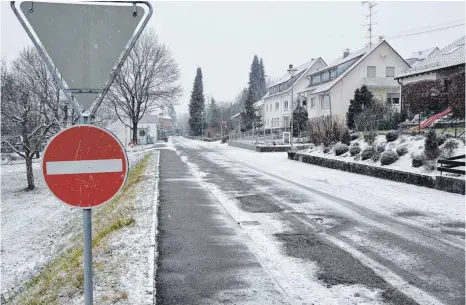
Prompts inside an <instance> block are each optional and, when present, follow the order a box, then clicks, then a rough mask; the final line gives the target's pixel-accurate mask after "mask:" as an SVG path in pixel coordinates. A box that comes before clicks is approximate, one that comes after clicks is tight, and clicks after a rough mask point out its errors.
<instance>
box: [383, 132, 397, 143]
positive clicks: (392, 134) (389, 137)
mask: <svg viewBox="0 0 466 305" xmlns="http://www.w3.org/2000/svg"><path fill="white" fill-rule="evenodd" d="M385 138H386V139H387V142H393V141H396V139H398V132H396V131H395V130H390V131H389V132H388V133H387V134H386V136H385Z"/></svg>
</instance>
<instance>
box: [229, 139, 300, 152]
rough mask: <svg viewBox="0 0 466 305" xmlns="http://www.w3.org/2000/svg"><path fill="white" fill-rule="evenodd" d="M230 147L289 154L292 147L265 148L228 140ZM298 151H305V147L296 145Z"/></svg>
mask: <svg viewBox="0 0 466 305" xmlns="http://www.w3.org/2000/svg"><path fill="white" fill-rule="evenodd" d="M228 145H229V146H233V147H238V148H244V149H249V150H252V151H255V152H287V151H289V150H290V146H289V145H287V146H264V145H254V144H248V143H243V142H238V141H234V140H233V141H232V140H228ZM295 147H296V149H298V150H299V149H304V148H306V146H304V145H295Z"/></svg>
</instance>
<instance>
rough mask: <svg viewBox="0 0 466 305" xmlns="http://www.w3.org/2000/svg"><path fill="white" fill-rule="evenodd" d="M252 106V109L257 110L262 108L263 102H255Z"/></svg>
mask: <svg viewBox="0 0 466 305" xmlns="http://www.w3.org/2000/svg"><path fill="white" fill-rule="evenodd" d="M252 106H253V107H254V109H258V108H260V107H262V106H264V100H260V101H258V102H255V103H254V104H253V105H252Z"/></svg>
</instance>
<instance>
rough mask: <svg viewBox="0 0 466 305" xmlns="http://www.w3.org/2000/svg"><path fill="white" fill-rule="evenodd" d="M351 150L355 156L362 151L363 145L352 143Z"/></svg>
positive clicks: (351, 153)
mask: <svg viewBox="0 0 466 305" xmlns="http://www.w3.org/2000/svg"><path fill="white" fill-rule="evenodd" d="M349 151H350V155H351V156H355V155H358V154H359V153H360V152H361V147H359V145H352V146H351V147H350V148H349Z"/></svg>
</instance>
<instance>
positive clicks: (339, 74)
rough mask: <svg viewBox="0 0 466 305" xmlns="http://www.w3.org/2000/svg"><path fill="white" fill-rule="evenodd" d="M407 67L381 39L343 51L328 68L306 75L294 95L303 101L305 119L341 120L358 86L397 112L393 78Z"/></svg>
mask: <svg viewBox="0 0 466 305" xmlns="http://www.w3.org/2000/svg"><path fill="white" fill-rule="evenodd" d="M407 68H409V65H408V63H407V62H406V61H405V60H404V59H403V58H402V57H401V56H400V55H399V54H398V53H397V52H396V51H395V50H394V49H393V48H392V47H391V46H390V45H389V44H388V43H387V42H386V41H384V40H383V41H380V42H379V43H377V44H375V45H373V46H372V47H371V48H369V47H366V48H363V49H361V50H358V51H356V52H353V53H350V52H349V51H348V50H346V51H345V52H344V53H343V56H342V57H340V58H338V59H336V60H335V61H334V62H333V63H332V64H331V65H329V66H327V67H325V68H323V69H320V70H319V71H315V72H314V73H310V74H309V75H308V76H307V81H308V85H307V87H306V88H305V89H304V90H301V91H299V93H298V94H299V95H300V97H301V99H302V100H305V101H306V104H307V111H308V114H309V118H313V117H319V116H324V115H332V116H339V117H341V118H343V119H345V117H346V112H347V111H348V107H349V104H350V100H351V99H352V98H353V97H354V91H355V90H356V89H357V88H360V87H361V86H362V85H366V86H367V88H368V89H369V90H370V91H371V92H372V94H373V95H374V97H375V98H377V99H378V100H380V101H383V102H388V103H389V104H390V105H392V106H393V107H394V108H396V109H398V110H400V105H401V99H400V95H401V94H400V85H399V83H398V82H397V81H396V80H395V76H396V75H397V74H398V73H401V72H402V71H405V70H406V69H407Z"/></svg>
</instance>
